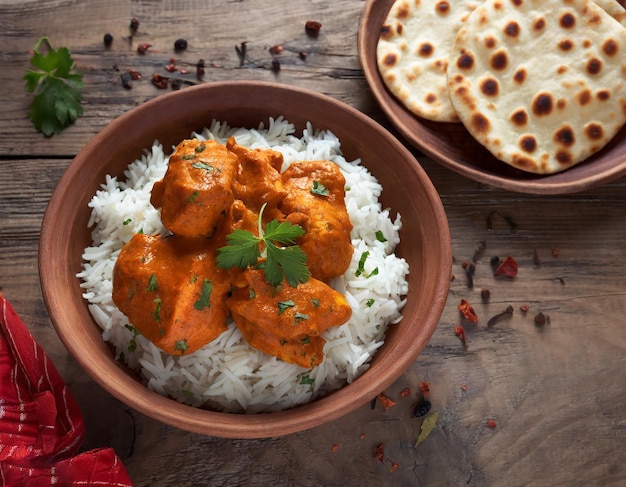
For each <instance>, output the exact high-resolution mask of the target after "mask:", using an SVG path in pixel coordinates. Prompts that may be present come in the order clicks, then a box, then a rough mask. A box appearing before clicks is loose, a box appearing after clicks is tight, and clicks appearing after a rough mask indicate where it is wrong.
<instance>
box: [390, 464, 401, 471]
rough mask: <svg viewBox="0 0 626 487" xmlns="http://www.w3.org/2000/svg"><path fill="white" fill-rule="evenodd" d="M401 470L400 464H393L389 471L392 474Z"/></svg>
mask: <svg viewBox="0 0 626 487" xmlns="http://www.w3.org/2000/svg"><path fill="white" fill-rule="evenodd" d="M399 468H400V464H399V463H396V462H391V466H390V467H389V471H390V472H391V473H393V472H395V471H396V470H398V469H399Z"/></svg>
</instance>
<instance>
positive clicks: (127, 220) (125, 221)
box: [122, 218, 133, 226]
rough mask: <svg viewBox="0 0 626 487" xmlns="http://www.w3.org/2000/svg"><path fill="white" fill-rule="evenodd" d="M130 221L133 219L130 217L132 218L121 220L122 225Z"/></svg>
mask: <svg viewBox="0 0 626 487" xmlns="http://www.w3.org/2000/svg"><path fill="white" fill-rule="evenodd" d="M132 221H133V219H132V218H127V219H126V220H124V221H123V222H122V225H124V226H126V225H128V224H129V223H130V222H132Z"/></svg>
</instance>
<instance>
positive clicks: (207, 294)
mask: <svg viewBox="0 0 626 487" xmlns="http://www.w3.org/2000/svg"><path fill="white" fill-rule="evenodd" d="M212 291H213V283H212V282H211V281H209V280H208V279H205V280H204V281H202V291H201V292H200V296H199V297H198V300H197V301H196V302H195V303H193V307H194V308H195V309H197V310H198V311H202V310H203V309H204V308H208V307H210V306H211V292H212Z"/></svg>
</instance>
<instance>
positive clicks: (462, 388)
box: [461, 384, 467, 392]
mask: <svg viewBox="0 0 626 487" xmlns="http://www.w3.org/2000/svg"><path fill="white" fill-rule="evenodd" d="M461 390H462V391H464V392H465V391H467V386H466V385H465V384H461Z"/></svg>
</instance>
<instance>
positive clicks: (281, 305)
mask: <svg viewBox="0 0 626 487" xmlns="http://www.w3.org/2000/svg"><path fill="white" fill-rule="evenodd" d="M295 305H296V303H294V302H293V301H291V300H289V301H279V302H278V314H282V313H284V312H285V310H287V309H289V308H293V307H294V306H295Z"/></svg>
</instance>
